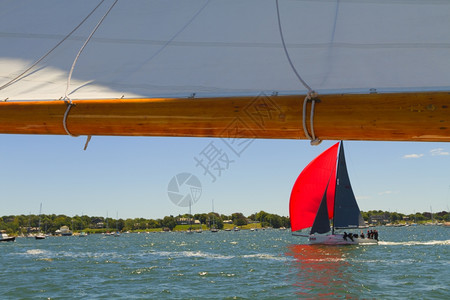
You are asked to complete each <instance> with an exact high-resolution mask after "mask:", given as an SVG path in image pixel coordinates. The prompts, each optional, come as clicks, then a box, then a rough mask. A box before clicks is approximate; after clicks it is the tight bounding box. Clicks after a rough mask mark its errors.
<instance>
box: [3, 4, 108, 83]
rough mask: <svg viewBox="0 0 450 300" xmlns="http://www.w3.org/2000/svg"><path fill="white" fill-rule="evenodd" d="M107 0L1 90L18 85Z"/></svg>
mask: <svg viewBox="0 0 450 300" xmlns="http://www.w3.org/2000/svg"><path fill="white" fill-rule="evenodd" d="M104 1H105V0H102V1H101V2H100V3H99V4H98V5H97V6H96V7H95V8H94V9H93V10H92V11H91V12H90V13H89V14H88V15H87V16H86V17H85V18H84V19H83V20H82V21H81V23H80V24H78V25H77V26H76V27H75V28H74V29H73V30H72V31H71V32H69V33H68V34H67V35H66V36H65V37H64V38H63V39H62V40H61V41H59V43H57V44H56V45H55V46H54V47H53V48H52V49H50V50H49V51H48V52H47V53H45V54H44V55H43V56H42V57H41V58H39V59H38V60H37V61H36V62H34V63H33V64H32V65H31V66H30V67H29V68H28V69H26V70H25V71H23V72H22V73H20V74H19V75H18V76H16V77H15V78H13V79H11V80H10V81H9V82H7V83H5V84H4V85H2V86H0V90H3V89H4V88H7V87H8V86H10V85H12V84H14V83H16V82H17V81H19V80H20V79H21V78H22V77H23V76H24V75H25V74H26V73H28V72H29V71H30V70H31V69H33V68H34V67H35V66H36V65H37V64H39V63H40V62H41V61H42V60H43V59H45V58H46V57H47V56H48V55H50V53H52V52H53V51H54V50H55V49H56V48H58V47H59V45H61V44H62V43H63V42H64V41H65V40H67V39H68V38H69V37H70V36H71V35H72V34H73V33H74V32H75V31H76V30H77V29H78V28H80V26H81V25H83V23H84V22H85V21H86V20H87V19H88V18H89V17H90V16H91V15H92V14H93V13H94V11H95V10H96V9H97V8H98V7H99V6H100V5H101V4H102V3H103V2H104Z"/></svg>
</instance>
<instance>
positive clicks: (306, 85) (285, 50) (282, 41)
mask: <svg viewBox="0 0 450 300" xmlns="http://www.w3.org/2000/svg"><path fill="white" fill-rule="evenodd" d="M276 4H277V17H278V29H279V31H280V38H281V43H282V44H283V49H284V53H285V54H286V58H287V60H288V61H289V65H290V66H291V68H292V71H294V73H295V75H296V76H297V78H298V80H299V81H300V82H301V83H302V84H303V86H304V87H305V88H306V89H307V90H308V92H309V93H313V92H314V91H313V90H312V89H311V87H310V86H309V85H308V84H307V83H306V81H304V80H303V78H302V77H301V76H300V74H298V72H297V69H296V68H295V66H294V64H293V63H292V61H291V57H290V56H289V52H288V50H287V47H286V43H285V42H284V35H283V28H282V27H281V18H280V8H279V5H278V0H276Z"/></svg>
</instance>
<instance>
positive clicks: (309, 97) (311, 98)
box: [275, 0, 322, 146]
mask: <svg viewBox="0 0 450 300" xmlns="http://www.w3.org/2000/svg"><path fill="white" fill-rule="evenodd" d="M275 2H276V6H277V18H278V29H279V31H280V38H281V43H282V44H283V50H284V53H285V55H286V58H287V60H288V62H289V65H290V66H291V69H292V71H294V74H295V75H296V76H297V78H298V80H299V81H300V82H301V83H302V84H303V86H304V87H305V88H306V89H307V90H308V94H307V95H306V97H305V100H304V101H303V131H304V133H305V136H306V137H307V138H308V139H309V140H310V141H311V142H310V143H311V145H313V146H316V145H319V144H320V143H321V142H322V141H321V140H320V139H318V138H317V137H316V135H315V133H314V107H315V104H316V101H318V99H317V93H316V92H315V91H314V90H313V89H312V88H311V87H310V86H309V85H308V84H307V83H306V81H304V80H303V78H302V77H301V76H300V74H299V73H298V72H297V69H296V68H295V66H294V64H293V63H292V60H291V57H290V55H289V51H288V50H287V47H286V42H285V41H284V35H283V28H282V26H281V17H280V7H279V4H278V0H276V1H275ZM309 101H311V102H312V104H311V115H310V123H311V135H310V134H309V132H308V128H307V126H306V106H307V104H308V102H309Z"/></svg>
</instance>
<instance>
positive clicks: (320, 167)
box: [289, 143, 339, 231]
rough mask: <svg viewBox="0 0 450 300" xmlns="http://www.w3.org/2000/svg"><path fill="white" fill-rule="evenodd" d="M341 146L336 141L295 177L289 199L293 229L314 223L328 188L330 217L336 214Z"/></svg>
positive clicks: (327, 196) (306, 226) (299, 228)
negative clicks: (336, 188) (335, 205)
mask: <svg viewBox="0 0 450 300" xmlns="http://www.w3.org/2000/svg"><path fill="white" fill-rule="evenodd" d="M338 146H339V143H336V144H335V145H333V146H331V147H330V148H328V149H327V150H325V151H324V152H322V154H320V155H319V156H317V157H316V158H315V159H314V160H313V161H311V162H310V163H309V164H308V165H307V166H306V167H305V168H304V169H303V171H302V172H301V173H300V175H299V176H298V178H297V180H296V181H295V184H294V186H293V188H292V191H291V197H290V202H289V214H290V218H291V230H292V231H297V230H301V229H304V228H308V227H311V226H312V225H313V223H314V220H315V218H316V214H317V212H318V210H319V207H320V203H321V200H322V198H323V195H324V192H325V190H326V198H327V203H326V204H327V210H328V219H331V218H332V217H333V207H334V193H335V185H334V182H335V181H336V160H337V151H338ZM328 182H330V185H329V187H328V189H327V184H328Z"/></svg>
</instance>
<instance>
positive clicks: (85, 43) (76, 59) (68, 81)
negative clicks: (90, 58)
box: [64, 0, 118, 103]
mask: <svg viewBox="0 0 450 300" xmlns="http://www.w3.org/2000/svg"><path fill="white" fill-rule="evenodd" d="M117 1H118V0H116V1H114V3H113V4H112V5H111V7H110V8H109V9H108V11H107V12H106V13H105V14H104V15H103V17H102V18H101V19H100V21H99V22H98V23H97V25H96V26H95V28H94V29H93V30H92V32H91V34H90V35H89V37H88V38H87V40H86V41H85V42H84V44H83V46H82V47H81V48H80V51H78V54H77V56H76V57H75V60H74V61H73V64H72V67H71V68H70V72H69V77H68V78H67V87H66V92H65V94H64V99H69V97H68V96H67V93H68V91H69V87H70V80H71V79H72V73H73V70H74V68H75V65H76V63H77V61H78V58H79V57H80V55H81V52H83V50H84V48H85V47H86V45H87V44H88V43H89V41H90V40H91V38H92V36H93V35H94V33H95V32H96V31H97V29H98V28H99V27H100V25H101V24H102V22H103V20H104V19H105V18H106V16H107V15H108V14H109V12H110V11H111V10H112V9H113V7H114V5H116V3H117ZM70 103H72V102H70Z"/></svg>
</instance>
